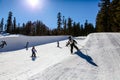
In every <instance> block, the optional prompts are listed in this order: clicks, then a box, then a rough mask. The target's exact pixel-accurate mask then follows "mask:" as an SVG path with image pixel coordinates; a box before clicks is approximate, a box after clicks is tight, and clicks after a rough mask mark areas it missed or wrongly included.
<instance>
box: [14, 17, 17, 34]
mask: <svg viewBox="0 0 120 80" xmlns="http://www.w3.org/2000/svg"><path fill="white" fill-rule="evenodd" d="M13 33H17V32H16V18H15V17H14V20H13Z"/></svg>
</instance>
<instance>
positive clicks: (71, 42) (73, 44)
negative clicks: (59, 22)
mask: <svg viewBox="0 0 120 80" xmlns="http://www.w3.org/2000/svg"><path fill="white" fill-rule="evenodd" d="M68 39H69V41H68V42H67V44H66V46H68V45H70V47H71V49H70V50H71V54H72V53H73V47H74V48H76V49H77V50H79V48H78V47H77V46H76V45H75V44H77V42H76V41H75V40H74V39H72V37H71V36H69V37H68Z"/></svg>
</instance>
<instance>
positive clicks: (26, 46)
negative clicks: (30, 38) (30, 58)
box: [25, 42, 29, 50]
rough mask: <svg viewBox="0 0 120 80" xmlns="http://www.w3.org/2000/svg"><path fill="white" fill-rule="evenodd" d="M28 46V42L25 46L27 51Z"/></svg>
mask: <svg viewBox="0 0 120 80" xmlns="http://www.w3.org/2000/svg"><path fill="white" fill-rule="evenodd" d="M28 45H29V42H27V43H26V45H25V48H26V50H28Z"/></svg>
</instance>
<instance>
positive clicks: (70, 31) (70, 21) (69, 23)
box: [67, 18, 73, 35]
mask: <svg viewBox="0 0 120 80" xmlns="http://www.w3.org/2000/svg"><path fill="white" fill-rule="evenodd" d="M67 26H68V29H67V31H68V35H72V34H73V31H72V19H71V18H68V23H67Z"/></svg>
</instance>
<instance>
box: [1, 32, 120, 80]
mask: <svg viewBox="0 0 120 80" xmlns="http://www.w3.org/2000/svg"><path fill="white" fill-rule="evenodd" d="M75 40H76V41H77V42H78V45H77V46H78V47H79V48H80V51H76V50H74V53H75V54H74V55H71V54H70V50H69V49H70V47H65V44H66V42H67V40H63V41H60V47H56V46H57V45H56V42H54V43H49V44H45V45H39V46H36V49H37V58H36V59H35V60H32V59H31V57H30V56H31V47H29V49H28V50H26V49H21V50H17V51H9V52H4V53H5V54H0V69H1V70H0V80H120V76H119V74H120V63H119V62H120V33H94V34H90V35H88V36H87V38H85V37H77V38H75Z"/></svg>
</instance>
